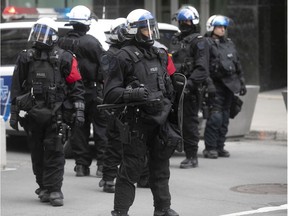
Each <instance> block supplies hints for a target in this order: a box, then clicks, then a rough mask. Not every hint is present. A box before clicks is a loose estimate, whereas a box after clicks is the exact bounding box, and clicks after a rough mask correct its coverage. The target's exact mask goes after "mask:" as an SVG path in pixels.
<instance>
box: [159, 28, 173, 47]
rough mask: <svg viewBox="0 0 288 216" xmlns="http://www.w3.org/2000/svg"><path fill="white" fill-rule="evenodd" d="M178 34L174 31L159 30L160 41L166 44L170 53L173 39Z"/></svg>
mask: <svg viewBox="0 0 288 216" xmlns="http://www.w3.org/2000/svg"><path fill="white" fill-rule="evenodd" d="M176 32H177V31H173V30H160V29H159V33H160V39H159V40H158V41H159V42H160V43H162V44H164V45H165V46H166V47H167V48H168V51H169V49H170V44H171V39H172V37H173V35H174V34H175V33H176Z"/></svg>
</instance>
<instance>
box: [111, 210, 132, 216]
mask: <svg viewBox="0 0 288 216" xmlns="http://www.w3.org/2000/svg"><path fill="white" fill-rule="evenodd" d="M111 215H112V216H129V215H128V214H127V213H121V212H120V211H116V210H114V211H112V212H111Z"/></svg>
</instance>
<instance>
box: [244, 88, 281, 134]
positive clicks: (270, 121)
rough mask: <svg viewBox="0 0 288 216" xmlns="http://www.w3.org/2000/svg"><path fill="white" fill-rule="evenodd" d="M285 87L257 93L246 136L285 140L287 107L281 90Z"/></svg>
mask: <svg viewBox="0 0 288 216" xmlns="http://www.w3.org/2000/svg"><path fill="white" fill-rule="evenodd" d="M285 90H287V88H283V89H277V90H272V91H266V92H261V93H259V94H258V98H257V102H256V106H255V111H254V115H253V119H252V123H251V128H250V133H249V134H248V135H246V138H251V139H260V140H263V139H268V140H273V139H274V140H287V109H286V106H285V102H284V99H283V96H282V92H283V91H285Z"/></svg>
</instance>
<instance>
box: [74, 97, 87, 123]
mask: <svg viewBox="0 0 288 216" xmlns="http://www.w3.org/2000/svg"><path fill="white" fill-rule="evenodd" d="M74 107H75V109H76V112H75V121H74V125H75V126H76V127H81V126H83V124H84V122H85V115H84V110H85V104H84V103H82V102H75V103H74Z"/></svg>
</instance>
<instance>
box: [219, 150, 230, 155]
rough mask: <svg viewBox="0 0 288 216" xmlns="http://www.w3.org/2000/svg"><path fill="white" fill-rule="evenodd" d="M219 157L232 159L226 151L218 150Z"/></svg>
mask: <svg viewBox="0 0 288 216" xmlns="http://www.w3.org/2000/svg"><path fill="white" fill-rule="evenodd" d="M217 152H218V156H219V157H230V153H229V152H228V151H226V150H225V149H217Z"/></svg>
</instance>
